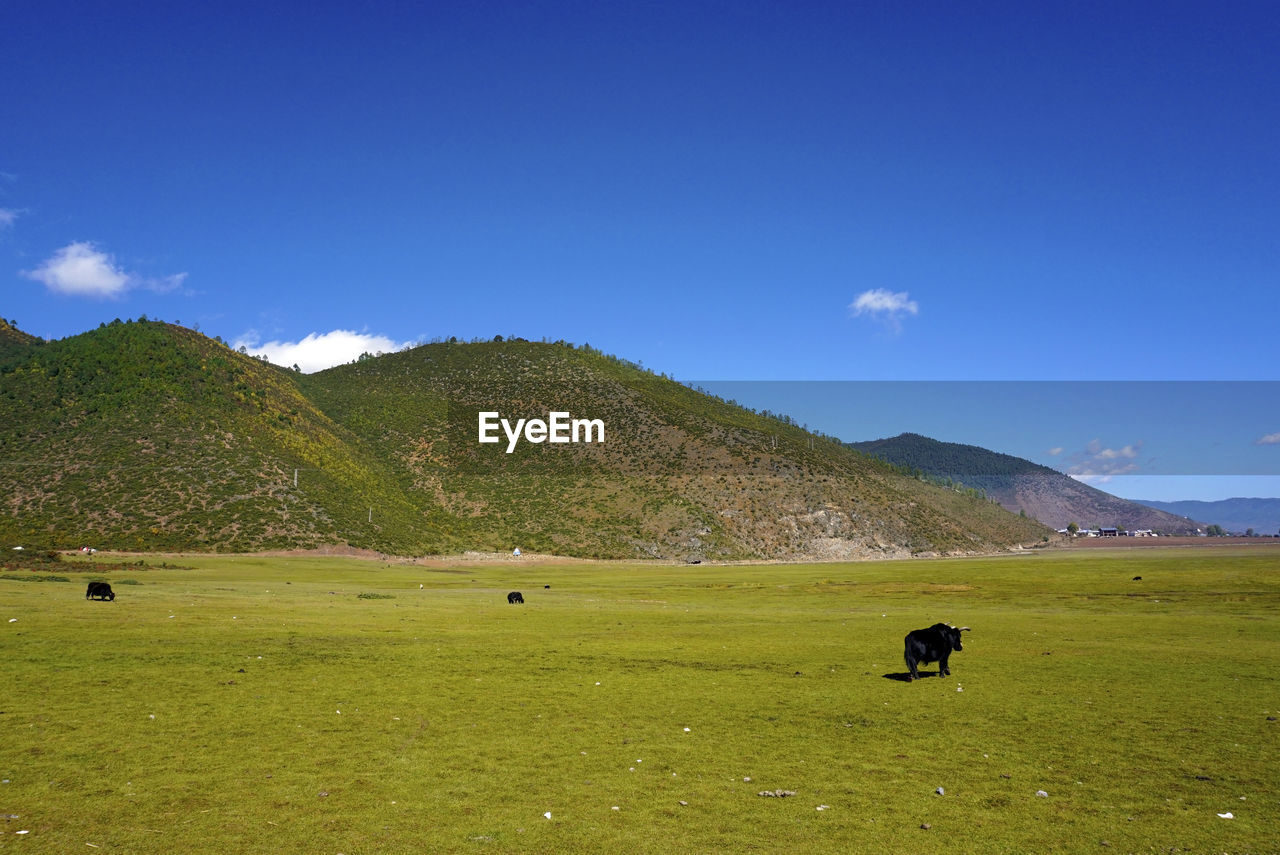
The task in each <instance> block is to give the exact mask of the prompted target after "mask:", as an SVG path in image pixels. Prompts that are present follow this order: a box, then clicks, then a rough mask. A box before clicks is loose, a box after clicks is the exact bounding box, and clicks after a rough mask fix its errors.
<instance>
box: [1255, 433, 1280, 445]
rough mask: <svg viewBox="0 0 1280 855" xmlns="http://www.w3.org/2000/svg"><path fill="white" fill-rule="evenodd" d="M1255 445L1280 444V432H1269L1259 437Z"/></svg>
mask: <svg viewBox="0 0 1280 855" xmlns="http://www.w3.org/2000/svg"><path fill="white" fill-rule="evenodd" d="M1254 445H1280V433H1269V434H1267V435H1266V436H1264V437H1259V438H1258V440H1257V442H1255V443H1254Z"/></svg>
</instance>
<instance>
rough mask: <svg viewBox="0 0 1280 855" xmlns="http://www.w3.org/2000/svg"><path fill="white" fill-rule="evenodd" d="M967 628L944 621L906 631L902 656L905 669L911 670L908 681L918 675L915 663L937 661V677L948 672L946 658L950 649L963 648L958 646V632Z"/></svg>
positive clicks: (926, 663)
mask: <svg viewBox="0 0 1280 855" xmlns="http://www.w3.org/2000/svg"><path fill="white" fill-rule="evenodd" d="M968 629H969V627H967V626H962V627H960V628H959V629H957V628H956V627H954V626H949V625H947V624H945V623H935V624H934V625H933V626H931V627H929V628H928V629H913V630H911V632H908V633H907V637H906V639H905V642H906V650H905V652H904V653H903V658H905V659H906V660H907V670H908V671H910V672H911V674H910V676H909V677H908V678H907V679H908V682H910V681H911V680H915V679H918V678H919V677H920V673H919V672H918V671H917V670H916V665H919V664H924V665H928V664H929V663H930V662H937V663H938V676H939V677H945V676H947V675H948V674H950V673H951V669H950V668H948V667H947V658H948V657H949V656H951V651H953V650H963V649H964V648H963V647H961V646H960V633H962V632H966V631H968Z"/></svg>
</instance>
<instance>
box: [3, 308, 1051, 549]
mask: <svg viewBox="0 0 1280 855" xmlns="http://www.w3.org/2000/svg"><path fill="white" fill-rule="evenodd" d="M481 411H495V412H499V413H500V414H501V415H502V416H503V417H505V418H509V419H512V420H513V421H514V420H515V419H517V418H542V419H546V418H548V413H549V412H550V411H564V412H568V413H571V414H572V415H573V416H575V417H590V418H598V419H600V420H602V422H603V423H604V424H605V425H607V431H608V436H607V440H606V441H605V442H604V443H602V444H581V445H552V444H550V443H542V444H535V443H532V442H528V441H526V442H524V443H522V444H521V445H520V446H519V447H518V448H516V449H514V451H513V452H512V453H510V454H508V453H506V448H505V446H506V443H505V442H504V443H501V444H494V445H482V444H480V443H479V442H478V441H477V415H478V413H479V412H481ZM1051 535H1052V532H1049V531H1048V530H1047V529H1045V528H1044V527H1043V526H1041V525H1040V524H1039V523H1036V522H1035V521H1034V520H1027V519H1022V518H1020V517H1018V516H1017V515H1014V514H1009V513H1007V512H1006V511H1004V510H1003V509H1001V508H999V507H998V506H996V505H995V504H993V503H991V502H988V501H983V500H980V499H976V498H974V497H972V496H968V495H961V494H957V493H956V492H955V491H951V490H945V489H941V488H939V487H936V486H933V485H928V484H923V483H921V482H920V481H919V480H918V479H914V478H911V477H907V476H904V475H902V474H901V473H899V472H897V471H896V470H894V469H893V468H892V467H890V466H888V465H886V464H884V463H882V462H880V461H877V460H874V459H872V458H870V457H867V456H866V455H863V454H860V453H858V452H855V451H853V450H851V449H849V448H846V447H845V446H844V445H842V444H841V443H839V442H836V441H834V440H831V439H829V438H826V437H821V436H817V435H814V434H811V433H808V432H806V431H804V430H802V429H801V428H799V427H796V426H794V425H791V424H787V423H785V422H784V421H781V420H778V419H774V418H769V417H766V416H764V415H762V414H759V413H754V412H751V411H748V410H745V409H743V408H741V407H738V406H736V405H733V404H730V403H728V402H725V401H722V400H720V399H718V398H714V397H711V396H708V395H705V394H702V393H700V392H697V391H694V390H693V389H690V388H689V387H687V386H684V385H681V384H679V383H676V382H675V381H673V380H670V379H667V378H664V377H659V376H657V375H654V374H652V373H651V372H647V371H644V370H643V369H641V368H639V367H638V366H636V365H634V364H632V363H629V362H627V361H626V360H622V359H617V358H615V357H610V356H606V355H604V354H601V353H600V352H599V351H595V350H593V349H591V348H589V347H587V346H582V347H575V346H573V345H569V344H566V343H563V342H557V343H540V342H528V341H523V340H515V341H501V340H497V339H495V340H494V341H491V342H473V343H454V342H450V343H439V344H429V345H423V346H420V347H415V348H412V349H408V350H404V351H401V352H398V353H391V354H385V355H378V356H372V355H366V357H362V358H361V359H360V360H359V361H357V362H354V363H351V364H348V365H342V366H338V367H335V368H331V369H328V370H326V371H322V372H318V373H316V374H310V375H303V374H300V373H297V372H295V371H289V370H286V369H283V368H280V367H277V366H274V365H270V364H267V363H265V362H263V361H260V360H258V359H254V358H252V357H249V356H247V355H245V354H243V353H237V352H235V351H233V350H231V349H230V348H228V347H227V346H225V345H224V344H223V343H222V342H220V341H215V340H212V339H209V338H207V337H205V336H203V335H201V334H200V333H198V332H195V331H193V330H190V329H186V328H184V327H180V326H175V325H171V324H165V323H161V322H157V321H145V320H139V321H136V322H135V321H130V322H119V321H117V322H113V323H111V324H104V325H102V326H100V327H99V328H98V329H96V330H92V331H89V332H86V333H82V334H80V335H77V336H71V337H68V338H65V339H59V340H56V341H48V342H45V341H41V340H39V339H35V338H34V337H30V336H25V334H18V333H17V332H16V331H15V334H13V335H6V336H0V543H10V544H27V545H29V546H48V547H59V548H66V547H78V546H83V545H88V546H93V547H96V548H114V549H136V550H177V549H198V550H214V551H254V550H262V549H305V548H312V547H317V546H322V545H331V544H347V545H350V546H353V547H358V548H364V549H370V550H376V551H379V552H384V553H390V554H397V555H422V554H433V553H460V552H463V551H466V550H481V551H497V550H501V551H510V550H511V549H513V548H514V547H517V546H518V547H520V548H521V549H523V550H524V551H527V552H530V551H531V552H544V553H556V554H564V555H575V556H582V557H596V558H668V559H689V558H695V557H696V558H704V559H742V558H770V559H801V558H806V559H808V558H819V559H827V558H841V559H849V558H871V557H902V556H910V555H919V554H930V553H936V554H965V553H970V552H984V551H992V550H1000V549H1006V548H1010V547H1014V546H1017V545H1020V544H1038V543H1041V542H1042V541H1043V540H1044V539H1046V538H1047V537H1050V536H1051Z"/></svg>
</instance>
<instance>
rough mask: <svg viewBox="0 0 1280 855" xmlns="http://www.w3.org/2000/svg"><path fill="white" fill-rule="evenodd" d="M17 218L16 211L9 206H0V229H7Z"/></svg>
mask: <svg viewBox="0 0 1280 855" xmlns="http://www.w3.org/2000/svg"><path fill="white" fill-rule="evenodd" d="M17 219H18V212H17V211H15V210H13V209H11V208H0V229H7V228H9V226H11V225H13V223H14V221H15V220H17Z"/></svg>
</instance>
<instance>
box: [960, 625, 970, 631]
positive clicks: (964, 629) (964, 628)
mask: <svg viewBox="0 0 1280 855" xmlns="http://www.w3.org/2000/svg"><path fill="white" fill-rule="evenodd" d="M960 631H961V632H969V627H967V626H962V627H960Z"/></svg>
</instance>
